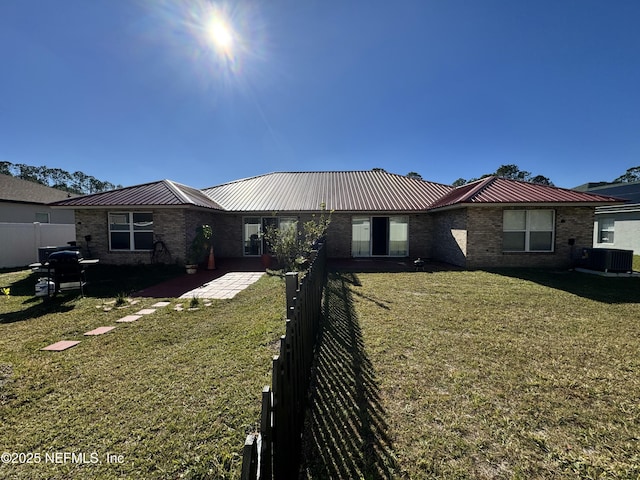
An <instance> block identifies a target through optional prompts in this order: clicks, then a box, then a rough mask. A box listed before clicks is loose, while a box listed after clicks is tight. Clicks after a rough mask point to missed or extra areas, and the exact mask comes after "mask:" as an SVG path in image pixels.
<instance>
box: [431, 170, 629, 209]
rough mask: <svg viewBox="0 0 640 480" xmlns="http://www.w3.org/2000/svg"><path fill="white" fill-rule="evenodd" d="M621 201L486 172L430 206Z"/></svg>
mask: <svg viewBox="0 0 640 480" xmlns="http://www.w3.org/2000/svg"><path fill="white" fill-rule="evenodd" d="M621 201H622V200H621V199H619V198H615V197H611V196H607V195H596V194H594V193H586V192H577V191H575V190H569V189H566V188H558V187H551V186H548V185H540V184H537V183H529V182H522V181H518V180H510V179H507V178H501V177H496V176H489V177H485V178H482V179H480V180H476V181H475V182H471V183H467V184H465V185H462V186H460V187H458V188H456V189H455V190H453V191H452V192H450V193H449V194H448V195H445V196H444V197H442V198H441V199H440V200H439V201H438V202H436V203H435V204H434V205H433V207H432V208H442V207H450V206H454V205H464V204H466V205H468V204H489V203H493V204H495V203H549V204H554V203H573V204H582V203H590V204H594V205H595V204H597V203H600V204H605V203H615V202H621Z"/></svg>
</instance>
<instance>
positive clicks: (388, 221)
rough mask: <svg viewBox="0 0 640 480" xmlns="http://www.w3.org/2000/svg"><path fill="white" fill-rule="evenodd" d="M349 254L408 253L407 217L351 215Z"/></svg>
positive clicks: (381, 254)
mask: <svg viewBox="0 0 640 480" xmlns="http://www.w3.org/2000/svg"><path fill="white" fill-rule="evenodd" d="M351 255H352V256H354V257H370V256H380V257H382V256H389V257H406V256H408V255H409V218H408V217H406V216H390V217H379V216H376V217H353V218H352V220H351Z"/></svg>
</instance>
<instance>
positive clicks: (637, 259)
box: [633, 255, 640, 272]
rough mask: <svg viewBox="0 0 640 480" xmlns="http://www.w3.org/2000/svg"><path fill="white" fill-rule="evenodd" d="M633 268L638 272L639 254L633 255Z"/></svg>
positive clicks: (639, 270)
mask: <svg viewBox="0 0 640 480" xmlns="http://www.w3.org/2000/svg"><path fill="white" fill-rule="evenodd" d="M633 270H634V271H636V272H640V255H634V256H633Z"/></svg>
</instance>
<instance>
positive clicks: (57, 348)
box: [41, 301, 171, 352]
mask: <svg viewBox="0 0 640 480" xmlns="http://www.w3.org/2000/svg"><path fill="white" fill-rule="evenodd" d="M135 303H138V302H137V301H135ZM135 303H134V302H131V303H130V305H134V304H135ZM170 304H171V302H157V303H154V304H153V307H155V308H143V309H142V310H140V311H139V312H136V313H135V314H134V315H127V316H125V317H122V318H120V319H119V320H116V323H132V322H135V321H136V320H138V319H139V318H142V317H143V316H144V315H150V314H152V313H153V312H155V311H156V310H157V309H158V308H162V307H166V306H167V305H170ZM114 328H116V327H98V328H96V329H93V330H91V331H89V332H85V334H84V335H85V336H86V337H90V336H97V335H103V334H105V333H107V332H110V331H111V330H113V329H114ZM79 343H80V341H79V340H63V341H61V342H57V343H53V344H51V345H49V346H47V347H44V348H42V349H41V350H47V351H52V352H61V351H62V350H66V349H67V348H71V347H74V346H76V345H77V344H79Z"/></svg>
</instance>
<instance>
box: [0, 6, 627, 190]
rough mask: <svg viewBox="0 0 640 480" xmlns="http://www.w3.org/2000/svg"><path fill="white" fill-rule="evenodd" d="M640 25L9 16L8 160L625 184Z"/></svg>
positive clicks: (515, 16) (417, 13) (494, 19)
mask: <svg viewBox="0 0 640 480" xmlns="http://www.w3.org/2000/svg"><path fill="white" fill-rule="evenodd" d="M212 18H215V19H219V20H220V21H224V22H226V24H227V26H228V28H229V31H230V35H231V44H230V45H227V46H223V45H220V44H216V42H215V41H213V40H212V39H211V35H210V29H209V25H211V21H212ZM639 24H640V2H639V1H637V0H616V1H605V0H601V1H592V0H580V1H578V0H571V1H569V0H539V1H516V0H503V1H497V0H496V1H494V0H477V1H476V0H473V1H472V0H466V1H458V0H439V1H434V0H417V1H408V0H407V1H403V0H399V1H397V2H389V1H377V0H367V1H359V0H358V1H356V0H351V1H337V0H336V1H333V0H329V1H327V0H318V1H312V0H308V1H307V0H270V1H268V2H267V1H251V2H249V1H237V2H226V3H225V2H206V1H204V0H192V1H178V0H115V1H114V0H91V1H86V0H55V1H54V0H2V1H1V2H0V160H4V161H9V162H12V163H26V164H29V165H47V166H48V167H52V168H53V167H56V168H63V169H65V170H68V171H72V172H73V171H76V170H81V171H83V172H85V173H87V174H89V175H92V176H94V177H97V178H99V179H100V180H104V181H110V182H112V183H115V184H122V185H133V184H137V183H143V182H148V181H154V180H159V179H163V178H169V179H172V180H176V181H178V182H182V183H185V184H187V185H190V186H194V187H198V188H204V187H208V186H212V185H216V184H219V183H224V182H226V181H230V180H234V179H238V178H244V177H249V176H253V175H259V174H263V173H268V172H272V171H299V170H368V169H371V168H374V167H380V168H384V169H385V170H387V171H390V172H394V173H399V174H406V173H408V172H410V171H415V172H418V173H420V174H421V175H422V176H423V177H424V178H425V179H428V180H432V181H436V182H441V183H446V184H450V183H451V182H453V181H454V180H456V179H457V178H459V177H463V178H467V179H468V178H471V177H479V176H481V175H482V174H484V173H490V172H492V171H495V170H496V168H498V167H499V166H500V165H502V164H517V165H518V166H519V167H520V168H521V169H523V170H527V171H530V172H532V173H533V174H534V175H537V174H540V175H545V176H547V177H549V178H550V179H551V180H552V181H553V182H554V183H555V184H556V185H558V186H562V187H574V186H576V185H579V184H582V183H585V182H588V181H600V180H612V179H614V178H615V177H617V176H619V175H621V174H622V173H624V172H625V171H626V170H627V169H628V168H630V167H633V166H636V165H640V28H638V25H639Z"/></svg>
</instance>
